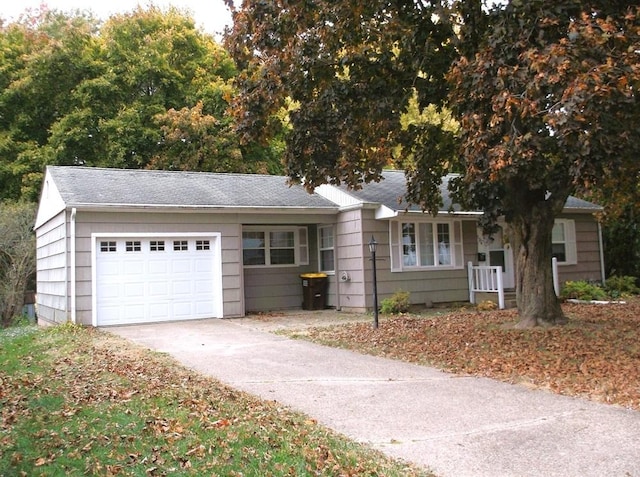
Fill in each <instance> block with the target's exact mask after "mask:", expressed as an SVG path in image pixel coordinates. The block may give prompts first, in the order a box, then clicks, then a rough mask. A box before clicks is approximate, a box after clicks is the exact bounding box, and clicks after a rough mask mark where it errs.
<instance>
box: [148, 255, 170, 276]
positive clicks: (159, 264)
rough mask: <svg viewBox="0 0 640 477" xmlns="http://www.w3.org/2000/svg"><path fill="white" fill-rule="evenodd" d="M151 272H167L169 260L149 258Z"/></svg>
mask: <svg viewBox="0 0 640 477" xmlns="http://www.w3.org/2000/svg"><path fill="white" fill-rule="evenodd" d="M148 263H149V273H162V274H166V273H167V271H168V267H167V262H166V259H165V260H159V259H156V258H154V259H152V260H149V262H148Z"/></svg>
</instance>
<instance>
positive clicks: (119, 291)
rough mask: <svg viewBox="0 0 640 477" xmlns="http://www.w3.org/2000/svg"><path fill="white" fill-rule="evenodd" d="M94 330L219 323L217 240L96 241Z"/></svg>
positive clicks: (157, 238)
mask: <svg viewBox="0 0 640 477" xmlns="http://www.w3.org/2000/svg"><path fill="white" fill-rule="evenodd" d="M95 240H96V242H95V257H96V258H95V265H96V272H95V289H94V291H95V306H96V322H97V323H96V324H97V325H98V326H104V325H116V324H130V323H151V322H158V321H172V320H191V319H199V318H213V317H220V316H221V310H222V285H221V283H222V281H221V280H222V278H221V272H220V269H219V266H217V264H218V263H219V257H216V254H217V253H219V247H218V246H217V245H218V243H217V242H216V240H219V237H216V236H212V237H201V236H198V237H114V238H112V237H97V238H96V239H95Z"/></svg>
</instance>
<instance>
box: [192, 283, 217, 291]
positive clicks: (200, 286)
mask: <svg viewBox="0 0 640 477" xmlns="http://www.w3.org/2000/svg"><path fill="white" fill-rule="evenodd" d="M193 284H194V286H195V290H194V291H195V292H196V293H198V294H202V293H207V292H211V293H213V290H212V289H211V282H210V281H209V280H194V283H193Z"/></svg>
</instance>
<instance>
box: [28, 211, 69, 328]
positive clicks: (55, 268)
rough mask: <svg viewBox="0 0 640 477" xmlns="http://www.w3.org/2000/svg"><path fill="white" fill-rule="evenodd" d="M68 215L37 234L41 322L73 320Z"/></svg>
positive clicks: (38, 296) (62, 216) (50, 222)
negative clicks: (69, 291) (70, 291)
mask: <svg viewBox="0 0 640 477" xmlns="http://www.w3.org/2000/svg"><path fill="white" fill-rule="evenodd" d="M66 236H67V233H66V221H65V212H64V211H63V212H60V213H59V214H58V215H56V216H55V217H53V218H51V219H50V220H49V221H48V222H46V223H45V224H42V225H41V226H40V227H39V228H38V229H37V231H36V256H37V260H38V261H37V265H36V267H37V308H38V319H39V320H44V321H49V322H59V323H64V322H66V321H68V320H69V319H70V316H69V313H68V310H69V307H68V289H67V283H68V281H67V273H68V269H67V255H66V254H65V252H66V250H67V243H66V240H65V238H66Z"/></svg>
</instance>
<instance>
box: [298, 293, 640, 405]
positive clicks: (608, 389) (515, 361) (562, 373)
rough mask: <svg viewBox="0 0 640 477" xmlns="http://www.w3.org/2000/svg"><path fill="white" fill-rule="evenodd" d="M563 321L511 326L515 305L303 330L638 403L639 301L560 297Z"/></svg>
mask: <svg viewBox="0 0 640 477" xmlns="http://www.w3.org/2000/svg"><path fill="white" fill-rule="evenodd" d="M563 310H564V312H565V314H566V315H567V316H568V317H569V319H570V321H569V324H567V325H565V326H558V327H552V328H538V329H528V330H517V329H514V328H513V326H512V325H513V324H515V322H516V321H517V314H516V311H515V310H501V311H477V310H464V309H461V310H458V311H452V312H447V313H439V314H433V313H432V314H430V315H403V316H395V317H389V318H385V319H383V320H381V322H380V326H379V328H378V329H374V328H373V326H372V325H371V324H370V323H357V324H348V325H341V326H332V327H324V328H320V327H318V328H312V329H310V330H306V331H305V333H304V334H303V335H301V337H302V338H304V339H308V340H312V341H316V342H319V343H322V344H328V345H332V346H339V347H343V348H348V349H353V350H357V351H360V352H365V353H369V354H374V355H378V356H384V357H388V358H393V359H400V360H405V361H409V362H412V363H418V364H423V365H432V366H436V367H440V368H442V369H444V370H446V371H450V372H453V373H457V374H468V375H474V376H485V377H489V378H493V379H498V380H502V381H506V382H510V383H519V384H525V385H529V386H533V387H538V388H545V389H549V390H551V391H554V392H557V393H560V394H566V395H574V396H582V397H587V398H589V399H593V400H596V401H601V402H605V403H609V404H618V405H620V406H624V407H628V408H632V409H636V410H640V300H638V299H635V300H632V301H630V302H629V303H627V304H608V305H592V304H564V305H563Z"/></svg>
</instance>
